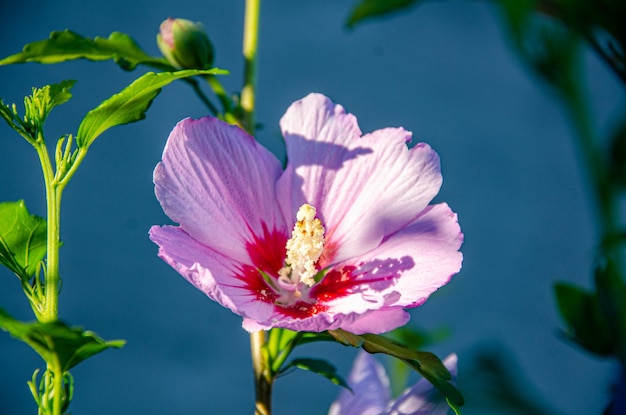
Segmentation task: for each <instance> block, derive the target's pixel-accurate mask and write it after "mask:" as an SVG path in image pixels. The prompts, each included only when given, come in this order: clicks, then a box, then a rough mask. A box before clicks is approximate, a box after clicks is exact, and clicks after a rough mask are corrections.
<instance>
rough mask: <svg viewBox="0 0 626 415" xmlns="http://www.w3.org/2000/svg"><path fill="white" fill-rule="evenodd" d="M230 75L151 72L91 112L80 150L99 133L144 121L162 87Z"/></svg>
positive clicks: (79, 140)
mask: <svg viewBox="0 0 626 415" xmlns="http://www.w3.org/2000/svg"><path fill="white" fill-rule="evenodd" d="M227 73H228V72H227V71H224V70H221V69H218V68H214V69H207V70H196V69H189V70H184V71H177V72H162V73H158V74H155V73H154V72H148V73H146V74H144V75H142V76H141V77H139V78H138V79H136V80H135V81H134V82H133V83H131V84H130V85H129V86H127V87H126V88H124V89H123V90H122V91H121V92H120V93H118V94H115V95H113V96H112V97H111V98H109V99H107V100H106V101H104V102H102V103H101V104H100V105H99V106H98V107H96V108H94V109H93V110H91V111H89V112H88V113H87V115H86V116H85V118H84V119H83V121H82V122H81V123H80V126H79V127H78V134H77V137H76V144H77V145H78V147H89V145H91V143H92V142H93V141H94V140H95V139H96V138H97V137H98V136H99V135H100V134H102V133H103V132H105V131H106V130H108V129H109V128H111V127H115V126H117V125H122V124H128V123H131V122H135V121H139V120H142V119H144V118H145V117H146V114H145V113H146V111H147V110H148V108H149V107H150V105H151V104H152V100H153V99H154V98H155V97H156V96H157V95H158V94H159V92H161V88H162V87H164V86H166V85H167V84H169V83H170V82H172V81H174V80H176V79H183V78H187V77H190V76H195V75H223V74H227Z"/></svg>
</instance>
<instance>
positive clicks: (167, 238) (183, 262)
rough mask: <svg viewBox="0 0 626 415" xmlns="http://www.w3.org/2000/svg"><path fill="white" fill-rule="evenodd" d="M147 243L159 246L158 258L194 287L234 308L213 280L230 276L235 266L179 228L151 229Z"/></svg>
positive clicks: (159, 227)
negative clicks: (149, 241) (150, 242)
mask: <svg viewBox="0 0 626 415" xmlns="http://www.w3.org/2000/svg"><path fill="white" fill-rule="evenodd" d="M150 239H151V240H152V242H154V243H155V244H157V245H158V246H159V254H158V255H159V257H160V258H161V259H163V260H164V261H165V262H166V263H167V264H169V265H170V266H171V267H172V268H174V269H175V270H176V271H177V272H178V273H179V274H180V275H182V276H183V277H184V278H185V279H186V280H187V281H189V282H190V283H191V284H193V286H194V287H196V288H197V289H199V290H200V291H202V292H203V293H205V294H206V295H208V296H209V298H211V299H212V300H214V301H217V302H218V303H220V304H221V305H223V306H224V307H226V308H229V309H230V310H232V311H236V308H237V307H236V306H235V304H234V303H233V302H232V301H231V299H230V298H228V297H227V296H225V295H224V293H223V292H222V290H221V287H220V286H219V284H218V281H216V277H218V278H219V276H224V275H232V274H233V273H234V272H235V270H236V268H237V264H236V263H235V262H233V261H232V260H230V259H228V258H227V257H225V256H223V255H220V254H219V253H217V252H215V251H212V250H211V249H209V248H207V247H206V246H204V245H202V244H200V243H198V242H197V241H196V240H195V239H194V238H192V237H191V236H190V235H189V234H187V233H186V232H185V231H184V230H183V229H182V228H181V227H179V226H153V227H152V228H150Z"/></svg>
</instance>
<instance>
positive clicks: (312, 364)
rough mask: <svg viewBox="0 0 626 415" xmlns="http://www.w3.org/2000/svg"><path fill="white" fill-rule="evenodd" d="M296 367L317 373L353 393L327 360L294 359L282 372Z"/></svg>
mask: <svg viewBox="0 0 626 415" xmlns="http://www.w3.org/2000/svg"><path fill="white" fill-rule="evenodd" d="M292 367H295V368H298V369H302V370H307V371H309V372H312V373H315V374H317V375H320V376H323V377H325V378H326V379H328V380H330V381H331V382H332V383H334V384H335V385H338V386H341V387H344V388H346V389H348V390H349V391H352V388H350V386H348V383H347V382H346V381H345V380H344V379H343V378H342V377H341V376H339V375H338V374H337V368H336V367H335V366H333V365H332V364H330V363H328V362H327V361H326V360H321V359H311V358H297V359H293V360H292V361H291V362H289V364H288V365H286V366H285V367H284V368H283V369H282V370H281V371H280V372H279V374H281V373H285V372H286V371H287V370H289V369H290V368H292Z"/></svg>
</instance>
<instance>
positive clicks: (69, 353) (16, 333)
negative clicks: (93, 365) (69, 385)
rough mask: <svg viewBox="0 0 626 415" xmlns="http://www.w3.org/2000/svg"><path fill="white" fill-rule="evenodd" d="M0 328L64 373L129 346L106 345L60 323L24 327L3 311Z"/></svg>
mask: <svg viewBox="0 0 626 415" xmlns="http://www.w3.org/2000/svg"><path fill="white" fill-rule="evenodd" d="M0 328H1V329H2V330H4V331H6V332H9V333H10V334H11V335H12V336H13V337H15V338H17V339H20V340H22V341H23V342H25V343H27V344H28V345H30V346H31V347H32V348H33V349H34V350H35V351H36V352H37V353H38V354H39V355H40V356H41V357H42V358H43V359H44V360H45V361H46V362H52V361H55V360H56V359H58V361H59V364H60V366H61V369H62V370H63V371H67V370H69V369H71V368H72V367H74V366H76V365H77V364H79V363H80V362H82V361H83V360H85V359H87V358H89V357H91V356H93V355H95V354H97V353H100V352H101V351H103V350H106V349H108V348H111V347H115V348H120V347H122V346H123V345H124V344H125V343H126V342H125V341H124V340H112V341H104V340H102V339H101V338H99V337H98V336H97V335H96V334H95V333H93V332H90V331H84V330H82V329H81V328H78V327H68V326H67V325H65V324H64V323H62V322H60V321H55V322H51V323H39V322H33V323H24V322H21V321H19V320H16V319H14V318H13V317H11V316H9V315H8V314H7V313H6V312H5V311H4V310H2V309H0Z"/></svg>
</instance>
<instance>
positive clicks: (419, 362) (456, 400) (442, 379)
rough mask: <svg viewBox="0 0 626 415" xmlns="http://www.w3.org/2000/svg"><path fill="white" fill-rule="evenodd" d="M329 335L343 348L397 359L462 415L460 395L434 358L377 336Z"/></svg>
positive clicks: (444, 368)
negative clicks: (346, 347) (424, 380)
mask: <svg viewBox="0 0 626 415" xmlns="http://www.w3.org/2000/svg"><path fill="white" fill-rule="evenodd" d="M328 333H329V334H330V335H331V336H333V337H334V338H335V340H337V341H338V342H340V343H342V344H344V345H347V346H352V347H361V348H363V350H365V351H366V352H368V353H383V354H386V355H389V356H393V357H395V358H397V359H400V360H401V361H403V362H404V363H406V364H407V365H409V366H410V367H411V368H413V369H414V370H416V371H417V372H418V373H419V374H420V375H422V376H424V378H425V379H426V380H428V381H429V382H430V383H431V384H432V385H433V386H434V387H435V388H437V390H439V392H441V393H442V394H443V395H444V396H445V397H446V400H447V401H448V404H449V405H450V407H451V408H452V409H453V410H454V412H455V413H456V414H460V413H461V410H460V407H461V406H462V405H463V404H464V399H463V395H461V392H459V390H458V389H457V388H456V387H455V386H454V385H453V384H452V383H451V382H450V381H451V380H452V375H451V374H450V371H448V369H447V368H446V367H445V366H444V364H443V363H442V362H441V360H440V359H439V358H438V357H437V356H435V355H434V354H432V353H430V352H420V351H417V350H414V349H411V348H408V347H406V346H404V345H402V344H400V343H397V342H395V341H393V340H390V339H388V338H385V337H383V336H379V335H376V334H363V335H356V334H352V333H348V332H346V331H343V330H341V329H338V330H329V331H328Z"/></svg>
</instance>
